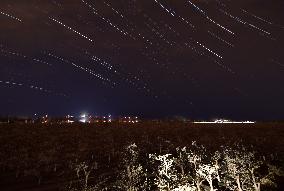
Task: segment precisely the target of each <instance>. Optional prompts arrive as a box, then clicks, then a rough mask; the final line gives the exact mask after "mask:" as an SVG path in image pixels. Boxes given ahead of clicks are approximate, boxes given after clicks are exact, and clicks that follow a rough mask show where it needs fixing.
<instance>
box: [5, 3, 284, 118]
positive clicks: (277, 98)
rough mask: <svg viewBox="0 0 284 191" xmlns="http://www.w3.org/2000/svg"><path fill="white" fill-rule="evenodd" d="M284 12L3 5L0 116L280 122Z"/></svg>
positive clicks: (231, 7) (271, 8)
mask: <svg viewBox="0 0 284 191" xmlns="http://www.w3.org/2000/svg"><path fill="white" fill-rule="evenodd" d="M283 10H284V3H283V1H281V0H272V1H264V0H246V1H245V0H240V1H238V0H96V1H95V0H69V1H67V0H62V1H59V0H53V1H46V0H30V1H28V2H27V1H25V2H23V1H18V0H14V1H1V2H0V92H1V95H0V114H3V115H6V114H21V115H29V114H33V113H50V114H52V115H63V114H66V113H69V112H80V111H82V110H84V111H85V110H88V111H89V112H91V113H97V114H105V113H112V114H117V115H120V114H121V115H122V114H133V115H142V116H145V117H167V116H172V115H185V116H190V117H193V118H211V117H231V118H236V119H242V118H250V119H262V118H267V119H279V118H283V117H284V115H283V112H282V110H281V108H283V106H284V102H283V99H282V97H284V90H283V88H282V85H281V84H283V83H284V75H283V71H284V70H283V66H284V54H283V50H284V36H283V35H284V19H283V18H284V11H283ZM29 105H33V107H31V109H30V110H29V109H27V107H28V106H29Z"/></svg>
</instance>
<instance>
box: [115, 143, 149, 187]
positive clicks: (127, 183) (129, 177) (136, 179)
mask: <svg viewBox="0 0 284 191" xmlns="http://www.w3.org/2000/svg"><path fill="white" fill-rule="evenodd" d="M138 158H139V152H138V148H137V145H136V144H135V143H133V144H131V145H129V146H127V147H126V150H125V153H124V156H123V163H122V170H121V172H120V178H119V181H118V183H117V187H118V188H119V189H121V190H126V191H138V190H146V188H147V176H146V171H145V170H144V168H143V167H142V165H141V164H140V163H139V162H138Z"/></svg>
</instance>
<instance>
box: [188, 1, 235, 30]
mask: <svg viewBox="0 0 284 191" xmlns="http://www.w3.org/2000/svg"><path fill="white" fill-rule="evenodd" d="M187 2H188V3H190V4H191V5H192V6H193V7H194V8H195V9H196V10H197V11H198V12H200V13H201V14H202V15H203V16H204V17H205V18H206V19H207V20H209V21H210V22H212V23H214V24H215V25H217V26H218V27H220V28H222V29H223V30H225V31H227V32H228V33H230V34H232V35H235V33H234V32H232V31H231V30H229V29H227V28H226V27H224V26H222V25H221V24H219V23H217V22H216V21H214V20H213V19H211V18H210V17H209V16H208V15H207V14H206V13H205V11H203V10H202V9H200V8H199V7H198V6H197V5H195V4H194V3H192V2H191V1H189V0H188V1H187Z"/></svg>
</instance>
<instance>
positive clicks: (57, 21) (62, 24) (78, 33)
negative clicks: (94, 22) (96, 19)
mask: <svg viewBox="0 0 284 191" xmlns="http://www.w3.org/2000/svg"><path fill="white" fill-rule="evenodd" d="M49 19H51V20H52V21H54V22H56V23H58V24H60V25H61V26H63V27H65V28H66V29H68V30H70V31H72V32H74V33H76V34H77V35H79V36H81V37H83V38H85V39H87V40H88V41H90V42H94V40H93V39H91V38H89V37H87V36H86V35H83V34H82V33H80V32H78V31H76V30H74V29H73V28H71V27H69V26H67V25H65V24H64V23H62V22H61V21H59V20H57V19H54V18H52V17H49Z"/></svg>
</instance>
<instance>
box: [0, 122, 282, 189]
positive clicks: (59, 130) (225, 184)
mask: <svg viewBox="0 0 284 191" xmlns="http://www.w3.org/2000/svg"><path fill="white" fill-rule="evenodd" d="M283 137H284V124H281V123H256V124H191V123H179V122H175V123H170V122H164V123H154V122H141V123H137V124H131V125H129V124H119V123H110V124H93V125H85V124H73V125H59V124H56V125H55V124H54V125H42V124H29V125H20V124H9V125H8V124H2V125H0V190H2V191H12V190H13V191H18V190H19V191H20V190H21V191H28V190H29V191H33V190H39V191H43V190H44V191H55V190H63V191H64V190H66V191H71V190H72V191H81V190H88V191H93V190H114V191H116V190H117V191H119V190H128V191H135V190H175V191H178V190H181V191H182V190H184V191H190V190H212V189H215V190H216V189H217V190H240V189H242V190H284V187H283V184H282V183H281V182H282V181H283V177H284V173H283V168H284V139H283Z"/></svg>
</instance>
